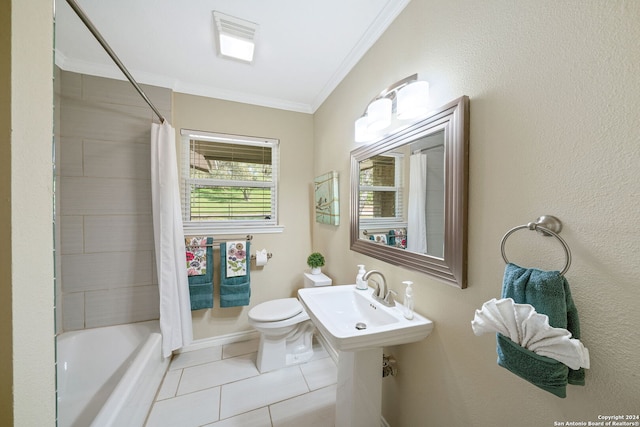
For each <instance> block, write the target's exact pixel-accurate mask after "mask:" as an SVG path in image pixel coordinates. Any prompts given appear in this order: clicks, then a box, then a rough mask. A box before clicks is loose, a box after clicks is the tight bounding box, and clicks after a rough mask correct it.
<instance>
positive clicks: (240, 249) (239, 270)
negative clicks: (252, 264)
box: [226, 242, 247, 277]
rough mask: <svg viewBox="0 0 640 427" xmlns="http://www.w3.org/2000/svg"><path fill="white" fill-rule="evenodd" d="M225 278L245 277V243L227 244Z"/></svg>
mask: <svg viewBox="0 0 640 427" xmlns="http://www.w3.org/2000/svg"><path fill="white" fill-rule="evenodd" d="M226 274H227V277H239V276H246V274H247V251H246V248H245V242H227V271H226Z"/></svg>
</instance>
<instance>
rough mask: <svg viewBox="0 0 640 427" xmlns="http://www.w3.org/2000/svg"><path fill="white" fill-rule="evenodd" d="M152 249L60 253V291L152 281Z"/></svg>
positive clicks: (140, 283) (95, 288)
mask: <svg viewBox="0 0 640 427" xmlns="http://www.w3.org/2000/svg"><path fill="white" fill-rule="evenodd" d="M151 265H152V262H151V251H139V252H106V253H97V254H81V255H63V256H62V272H61V273H62V275H61V277H62V289H63V292H64V293H65V294H66V293H69V292H79V291H86V290H98V289H114V288H122V287H127V286H133V285H149V284H152V283H153V282H152V272H151Z"/></svg>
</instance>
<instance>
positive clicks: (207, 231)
mask: <svg viewBox="0 0 640 427" xmlns="http://www.w3.org/2000/svg"><path fill="white" fill-rule="evenodd" d="M183 228H184V234H185V235H186V236H195V235H213V236H225V235H231V234H233V235H238V234H275V233H282V232H283V231H284V226H283V225H211V224H198V223H185V224H184V225H183Z"/></svg>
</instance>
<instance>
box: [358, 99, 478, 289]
mask: <svg viewBox="0 0 640 427" xmlns="http://www.w3.org/2000/svg"><path fill="white" fill-rule="evenodd" d="M468 147H469V98H468V97H467V96H463V97H461V98H458V99H456V100H454V101H452V102H450V103H448V104H447V105H445V106H443V107H441V108H439V109H438V110H437V111H435V112H433V113H431V114H430V115H429V116H428V117H426V118H424V119H422V120H420V121H418V122H416V123H414V124H412V125H410V126H408V127H406V128H403V129H400V130H398V131H396V132H394V133H392V134H390V135H388V136H386V137H384V138H383V139H381V140H379V141H377V142H374V143H372V144H368V145H364V146H362V147H359V148H356V149H355V150H353V151H352V152H351V206H350V217H351V229H350V234H351V250H353V251H356V252H360V253H362V254H365V255H368V256H371V257H374V258H378V259H381V260H383V261H386V262H389V263H391V264H394V265H399V266H403V267H406V268H410V269H413V270H417V271H420V272H423V273H426V274H428V275H430V276H433V277H435V278H437V279H439V280H441V281H444V282H446V283H448V284H450V285H454V286H457V287H459V288H466V287H467V198H468V189H467V187H468V176H469V171H468V157H469V152H468Z"/></svg>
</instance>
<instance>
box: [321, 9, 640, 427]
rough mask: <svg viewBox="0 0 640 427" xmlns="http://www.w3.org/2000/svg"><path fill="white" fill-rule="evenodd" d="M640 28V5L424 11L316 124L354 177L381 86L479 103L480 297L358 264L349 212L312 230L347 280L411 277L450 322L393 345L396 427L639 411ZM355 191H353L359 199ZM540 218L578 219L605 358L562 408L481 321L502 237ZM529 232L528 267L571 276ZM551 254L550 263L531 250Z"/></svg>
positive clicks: (578, 297)
mask: <svg viewBox="0 0 640 427" xmlns="http://www.w3.org/2000/svg"><path fill="white" fill-rule="evenodd" d="M639 20H640V2H636V1H610V2H599V1H593V0H589V1H565V2H555V1H529V2H505V1H498V0H487V1H481V2H478V1H471V0H470V1H463V0H458V1H455V2H451V1H447V0H442V1H438V0H433V1H426V0H413V1H412V2H411V3H410V4H409V5H408V6H407V8H406V10H405V11H404V12H403V13H402V14H401V15H400V16H399V17H398V18H397V19H396V20H395V22H394V23H393V24H392V26H391V27H390V28H389V29H388V30H387V32H386V33H385V34H384V35H383V36H382V37H381V39H380V40H379V41H378V42H377V43H376V44H375V45H374V46H373V48H372V49H371V50H370V51H369V52H368V53H367V55H366V56H365V57H364V58H363V60H362V61H361V62H360V63H359V64H358V65H357V66H356V67H355V68H354V69H353V70H352V72H351V73H350V74H349V75H348V76H347V78H346V79H345V80H344V81H343V82H342V84H341V85H340V86H339V87H338V88H337V90H336V91H334V93H333V94H332V95H331V97H330V98H329V99H328V100H327V101H326V102H325V103H324V104H323V106H322V107H321V108H320V109H319V110H318V111H317V112H316V115H315V147H314V152H315V170H316V172H322V171H325V170H328V169H336V170H338V171H339V173H340V174H341V176H343V177H346V176H348V172H349V162H348V158H349V151H350V150H351V149H353V148H355V147H356V144H355V143H354V142H353V122H354V120H355V119H356V118H357V117H358V116H359V115H360V114H361V113H362V111H363V109H364V107H365V106H366V103H367V102H369V100H370V99H371V98H372V97H373V96H374V95H375V94H376V93H378V92H379V91H380V90H382V88H384V87H386V86H387V85H389V84H391V83H393V82H395V81H397V80H399V79H401V78H403V77H405V76H407V75H410V74H412V73H414V72H418V73H419V75H420V76H421V78H423V79H426V80H428V81H429V82H430V84H431V103H432V104H433V106H438V105H442V104H444V103H445V102H447V101H450V100H452V99H454V98H457V97H459V96H460V95H463V94H466V95H469V96H470V99H471V109H470V111H471V133H470V209H469V288H468V289H466V290H459V289H456V288H453V287H450V286H447V285H445V284H441V283H438V282H436V281H434V280H432V279H430V278H429V277H427V276H425V275H422V274H417V273H414V272H411V271H409V270H406V269H403V268H398V267H393V266H391V265H389V264H385V263H383V262H380V261H377V260H374V259H372V258H369V257H365V256H362V255H360V254H357V253H354V252H351V251H349V250H348V249H347V248H348V247H349V240H348V239H349V234H348V227H347V224H348V220H349V218H348V209H347V205H346V204H343V206H342V211H341V213H342V215H341V224H344V226H340V227H339V228H337V229H329V228H323V227H320V226H318V225H315V226H314V227H313V231H314V246H315V247H316V248H317V249H319V250H321V251H324V252H325V253H326V254H327V264H328V268H327V272H328V273H329V274H331V275H332V276H333V277H334V279H336V280H337V282H338V283H352V282H353V281H354V278H355V274H356V264H361V263H362V264H365V265H366V267H367V269H370V268H373V267H376V268H379V269H380V270H382V271H383V272H384V273H385V274H386V275H387V278H388V279H389V282H390V286H391V287H392V288H393V289H395V290H396V291H401V285H400V282H401V281H402V280H413V281H414V282H415V283H416V284H415V285H414V289H415V290H414V294H415V305H416V310H417V311H418V312H419V313H421V314H423V315H425V316H427V317H430V318H431V319H433V320H434V321H435V329H434V332H433V333H432V334H431V336H430V337H428V338H427V339H425V340H424V341H421V342H419V343H416V344H412V345H406V346H399V347H394V348H389V349H386V352H387V353H390V354H393V355H394V356H395V357H396V359H397V361H398V372H399V373H398V376H397V377H395V378H389V379H385V380H384V402H383V412H384V416H385V418H386V419H387V421H389V423H390V424H391V425H392V426H393V427H413V426H417V425H420V426H445V425H446V426H460V427H462V426H502V425H508V424H512V425H518V426H531V427H533V426H536V427H538V426H548V425H553V422H554V421H567V420H569V421H572V420H576V421H589V420H590V421H597V416H598V415H599V414H603V415H606V414H618V413H620V414H623V413H637V410H638V405H637V402H638V396H639V395H640V382H639V381H638V377H637V375H638V366H640V351H639V350H640V348H639V344H638V339H637V337H638V325H640V310H638V307H637V306H638V301H639V300H640V287H638V277H639V276H640V262H639V261H638V250H637V248H638V242H639V241H640V231H639V230H640V229H639V228H638V225H637V224H638V212H640V192H639V191H638V183H639V182H640V172H639V169H638V164H640V138H639V137H638V135H639V132H638V129H639V125H640V123H639V121H638V117H639V111H640V79H639V78H638V76H639V75H640V50H638V40H640V27H639V26H638V25H637V23H638V21H639ZM336 159H339V160H337V161H336ZM348 188H349V182H348V180H346V179H343V180H342V181H341V183H340V194H341V195H342V196H343V200H344V199H345V196H346V195H347V194H349V193H348ZM542 214H554V215H556V216H558V217H559V218H560V219H561V220H562V221H563V222H564V226H565V228H564V230H563V232H562V235H563V237H564V238H565V239H566V240H567V242H568V243H569V245H570V247H571V249H572V251H573V264H572V267H571V269H570V270H569V272H568V273H567V278H568V280H569V283H570V285H571V287H572V292H573V296H574V299H575V302H576V305H577V307H578V310H579V313H580V319H581V323H582V338H583V342H584V344H585V345H586V346H587V347H588V348H589V350H590V352H591V366H592V367H591V369H590V370H588V371H587V376H586V383H587V385H586V386H585V387H576V386H570V387H569V388H568V392H567V394H568V396H567V398H566V399H564V400H563V399H559V398H557V397H555V396H553V395H551V394H550V393H547V392H545V391H542V390H540V389H537V388H536V387H534V386H532V385H530V384H529V383H527V382H525V381H524V380H521V379H519V378H518V377H516V376H514V375H513V374H511V373H510V372H508V371H507V370H505V369H503V368H500V367H498V366H497V365H496V353H495V338H494V337H491V336H488V335H487V336H482V337H476V336H474V335H473V333H472V331H471V327H470V321H471V320H472V319H473V315H474V310H476V309H477V308H479V307H480V306H481V305H482V303H483V302H484V301H486V300H488V299H490V298H493V297H499V295H500V289H501V281H502V273H503V269H504V264H503V261H502V258H501V257H500V251H499V244H500V239H501V238H502V235H503V234H504V233H505V232H506V231H507V230H509V229H510V228H511V227H513V226H516V225H520V224H523V223H527V222H529V221H531V220H534V219H535V218H536V217H538V216H539V215H542ZM520 233H523V234H524V236H519V235H518V236H516V235H514V236H513V241H511V240H510V247H509V248H510V249H512V251H513V252H512V253H513V254H514V258H516V259H514V261H516V262H520V263H522V264H525V265H528V266H537V267H541V268H554V267H555V268H560V267H561V266H562V262H563V260H562V252H561V250H559V247H558V248H557V247H555V246H554V245H553V244H552V243H550V242H540V238H537V236H536V235H535V233H533V234H534V235H533V236H532V235H529V234H527V232H525V231H522V232H520ZM544 243H547V244H548V245H549V246H548V248H549V251H550V253H551V255H550V256H549V257H546V258H545V259H538V258H535V259H531V257H527V256H526V251H525V250H522V249H523V248H525V247H526V246H527V245H530V244H535V245H538V244H540V245H542V244H544ZM518 257H519V259H517V258H518Z"/></svg>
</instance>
